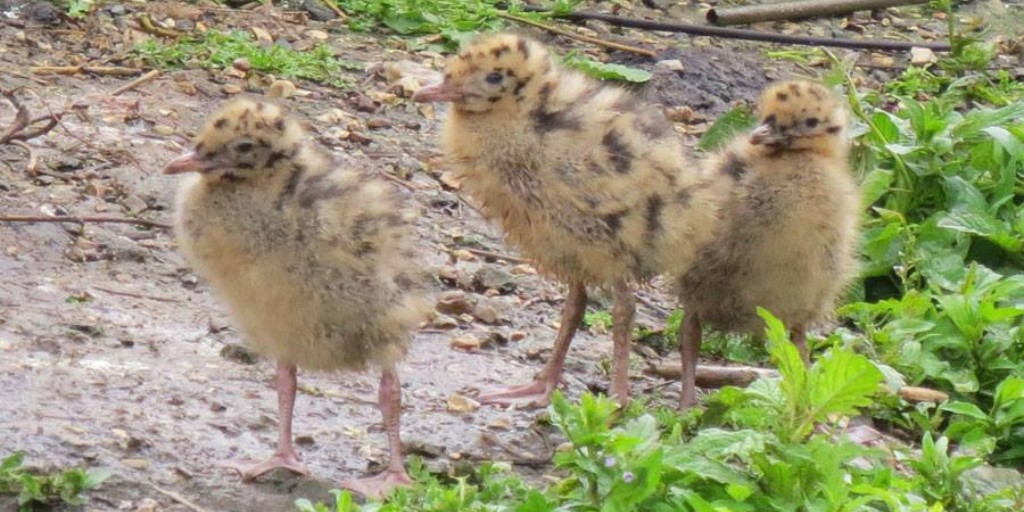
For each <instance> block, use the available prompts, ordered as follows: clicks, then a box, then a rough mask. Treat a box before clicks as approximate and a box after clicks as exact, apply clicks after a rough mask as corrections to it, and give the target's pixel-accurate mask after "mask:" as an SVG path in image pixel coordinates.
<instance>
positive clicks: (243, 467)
mask: <svg viewBox="0 0 1024 512" xmlns="http://www.w3.org/2000/svg"><path fill="white" fill-rule="evenodd" d="M217 466H220V467H223V468H228V469H233V470H235V471H237V472H238V474H239V475H240V476H241V477H242V480H243V481H245V482H251V481H253V480H255V479H257V478H259V477H260V476H262V475H264V474H266V473H269V472H271V471H273V470H275V469H279V468H280V469H284V470H288V471H291V472H292V473H295V474H297V475H302V476H309V470H308V469H306V466H304V465H303V464H302V462H300V461H299V457H298V455H296V454H295V452H290V453H281V452H278V453H275V454H274V455H273V456H271V457H270V458H269V459H267V460H264V461H262V462H256V461H224V462H218V463H217Z"/></svg>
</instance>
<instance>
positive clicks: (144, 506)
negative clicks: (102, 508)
mask: <svg viewBox="0 0 1024 512" xmlns="http://www.w3.org/2000/svg"><path fill="white" fill-rule="evenodd" d="M119 510H120V509H119ZM132 511H133V512H163V509H162V508H160V504H159V503H157V502H156V501H155V500H153V499H152V498H143V499H142V500H140V501H139V502H138V503H137V504H136V505H135V508H134V509H132Z"/></svg>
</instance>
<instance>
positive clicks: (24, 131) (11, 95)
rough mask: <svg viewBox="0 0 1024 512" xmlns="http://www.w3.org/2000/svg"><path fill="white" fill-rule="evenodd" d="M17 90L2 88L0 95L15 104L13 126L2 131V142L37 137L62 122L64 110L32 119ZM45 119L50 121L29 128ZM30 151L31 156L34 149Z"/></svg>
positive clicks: (0, 134) (0, 140)
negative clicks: (30, 127)
mask: <svg viewBox="0 0 1024 512" xmlns="http://www.w3.org/2000/svg"><path fill="white" fill-rule="evenodd" d="M17 91H18V89H14V90H6V89H0V95H2V96H3V97H4V98H7V101H9V102H10V103H11V105H13V106H14V110H15V114H14V121H13V122H12V123H11V126H9V127H7V128H6V129H5V130H4V131H2V132H0V144H10V143H12V142H14V141H19V140H22V141H24V140H29V139H33V138H36V137H38V136H40V135H43V134H46V133H49V131H50V130H52V129H53V127H55V126H57V123H59V122H60V119H61V117H63V116H64V113H63V112H58V113H56V114H49V115H44V116H40V117H37V118H35V119H31V118H30V116H29V113H28V109H27V108H25V105H22V104H21V102H20V101H19V100H18V96H17V94H16V93H17ZM44 120H46V121H48V122H47V123H46V125H44V126H40V127H38V128H34V129H28V127H29V126H32V125H34V124H36V123H39V122H40V121H44ZM26 149H27V148H26ZM28 152H29V156H30V157H31V156H32V150H31V149H28Z"/></svg>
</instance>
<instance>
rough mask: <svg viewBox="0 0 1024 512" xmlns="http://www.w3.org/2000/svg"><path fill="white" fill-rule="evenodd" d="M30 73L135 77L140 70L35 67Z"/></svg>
mask: <svg viewBox="0 0 1024 512" xmlns="http://www.w3.org/2000/svg"><path fill="white" fill-rule="evenodd" d="M32 72H33V73H35V74H37V75H67V76H71V75H77V74H79V73H87V74H90V75H102V76H135V75H137V74H139V73H141V72H142V70H141V69H136V68H126V67H122V66H35V67H33V68H32Z"/></svg>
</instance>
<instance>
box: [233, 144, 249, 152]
mask: <svg viewBox="0 0 1024 512" xmlns="http://www.w3.org/2000/svg"><path fill="white" fill-rule="evenodd" d="M235 151H238V152H239V153H248V152H250V151H252V142H239V143H238V144H235Z"/></svg>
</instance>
